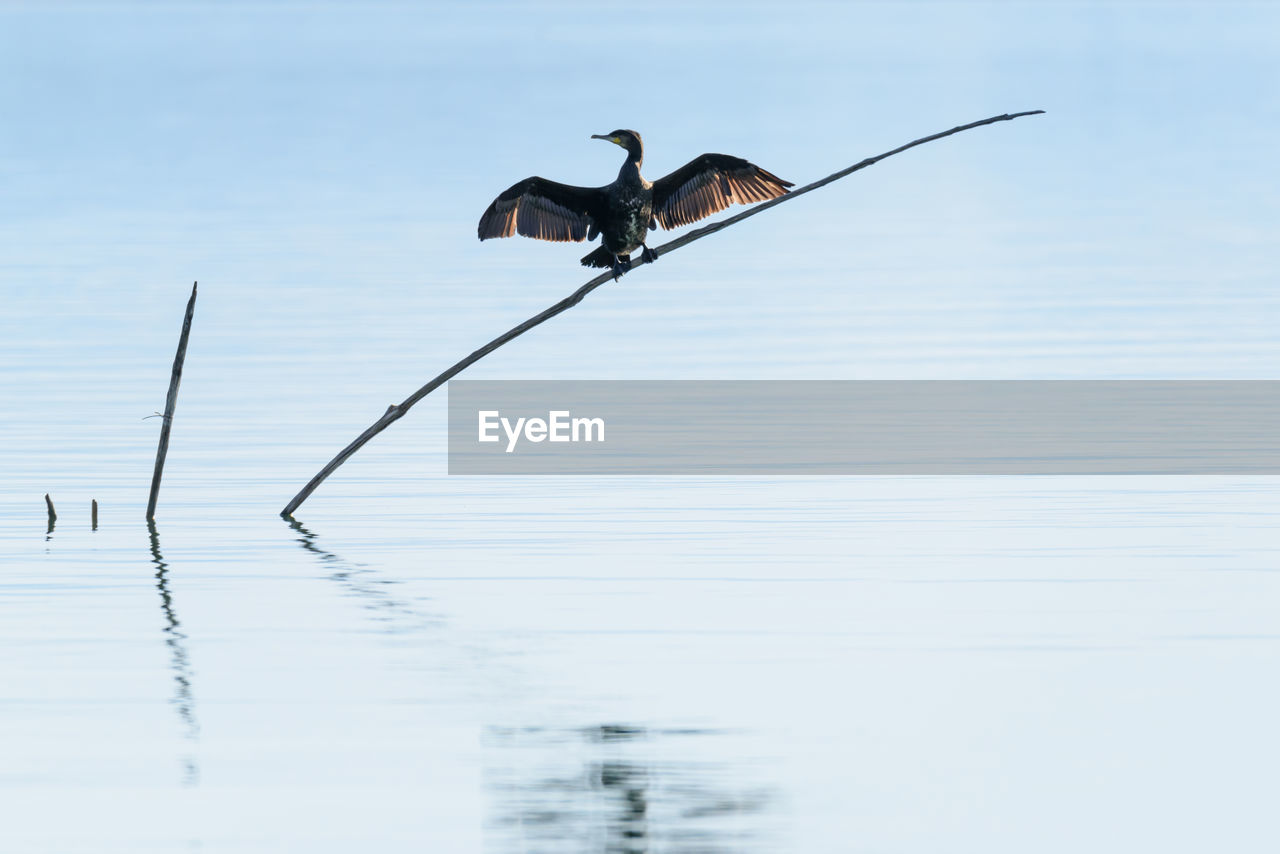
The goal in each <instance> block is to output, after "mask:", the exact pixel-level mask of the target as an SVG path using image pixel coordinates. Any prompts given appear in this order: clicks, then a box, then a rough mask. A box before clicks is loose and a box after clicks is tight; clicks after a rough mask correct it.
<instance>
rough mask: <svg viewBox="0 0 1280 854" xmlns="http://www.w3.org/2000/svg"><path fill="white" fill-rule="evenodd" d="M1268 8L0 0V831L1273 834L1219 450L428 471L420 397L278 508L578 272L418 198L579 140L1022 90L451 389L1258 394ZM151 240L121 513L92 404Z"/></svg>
mask: <svg viewBox="0 0 1280 854" xmlns="http://www.w3.org/2000/svg"><path fill="white" fill-rule="evenodd" d="M1278 24H1280V15H1278V14H1277V13H1276V11H1275V10H1274V9H1273V7H1272V6H1270V5H1267V4H1242V5H1226V4H1158V3H1151V4H1147V3H1134V4H1110V3H1099V4H1053V5H1044V4H1028V5H1019V4H1012V3H1009V4H1006V3H1000V4H968V3H957V4H950V3H948V4H928V3H906V4H879V5H862V4H859V5H857V6H854V5H852V4H850V5H849V6H848V7H846V6H842V5H812V6H811V5H806V4H779V5H746V6H742V5H740V4H731V5H730V4H724V5H721V4H707V5H704V6H699V7H697V8H696V9H694V10H687V9H684V8H683V7H677V6H664V5H660V4H659V5H648V6H645V7H644V8H642V9H637V8H634V7H633V8H631V9H629V10H628V9H627V8H624V7H617V8H614V7H601V6H599V5H595V4H583V5H574V4H556V5H549V6H541V7H531V6H530V7H526V6H489V5H484V4H459V5H445V4H434V5H431V6H415V5H412V4H360V5H351V6H340V5H330V6H313V5H309V4H287V3H271V4H266V3H262V4H250V3H245V4H230V5H228V4H190V5H178V4H111V5H107V4H102V5H98V4H79V5H71V4H66V5H60V4H34V3H33V4H8V5H5V6H3V7H0V115H2V116H3V117H4V118H3V122H2V123H0V182H2V184H0V186H2V187H3V190H2V192H0V288H2V294H3V310H2V311H0V364H2V365H3V366H4V370H3V373H2V374H0V403H2V404H3V406H2V408H0V412H3V416H2V418H0V440H2V441H0V615H2V616H0V758H2V760H3V761H0V849H2V850H5V851H21V852H28V851H30V852H60V853H61V852H78V851H85V852H136V851H166V852H167V851H175V850H203V851H219V852H222V851H226V852H235V854H241V852H278V851H307V852H326V851H352V850H379V851H385V852H398V851H420V850H441V851H473V850H475V851H479V850H484V851H493V852H519V851H528V852H551V851H555V852H565V851H582V852H605V851H631V852H639V851H650V852H693V851H699V852H702V851H726V852H728V851H734V852H737V851H808V852H826V851H830V852H845V851H912V852H915V851H919V852H933V851H942V850H946V851H982V852H1003V851H1008V852H1022V851H1028V850H1034V851H1050V852H1052V851H1062V852H1068V851H1070V852H1075V851H1080V850H1090V851H1124V852H1129V851H1134V850H1160V851H1205V850H1230V851H1265V850H1271V849H1273V848H1275V847H1276V844H1277V841H1278V840H1277V838H1276V831H1275V826H1274V820H1273V819H1272V817H1271V812H1272V811H1273V806H1272V805H1273V804H1274V802H1275V800H1276V797H1277V795H1280V791H1277V785H1276V783H1275V769H1276V767H1277V761H1278V760H1280V739H1277V737H1276V735H1275V721H1276V720H1277V719H1278V718H1280V714H1278V713H1280V692H1277V689H1276V687H1275V680H1274V678H1273V677H1272V674H1273V673H1274V672H1275V670H1276V665H1277V663H1278V659H1280V647H1278V646H1277V640H1280V631H1278V630H1277V625H1280V576H1277V565H1278V558H1280V534H1277V529H1276V526H1275V519H1276V513H1277V510H1280V486H1278V485H1277V484H1276V482H1275V481H1274V479H1268V478H1240V479H1229V478H1202V479H1176V478H1163V479H1160V478H1153V479H1125V478H1107V479H1103V478H1094V479H1089V478H1076V479H1067V478H1040V479H1013V478H988V479H982V478H864V479H856V478H811V479H805V478H794V479H770V480H751V479H694V478H687V479H685V478H676V479H628V478H596V479H591V478H582V479H571V478H536V479H534V478H531V479H514V478H513V479H494V478H474V479H471V478H458V477H455V478H449V477H447V476H446V474H445V457H444V452H445V447H444V435H445V417H444V415H445V412H444V397H443V396H440V397H438V398H428V399H427V400H426V401H425V402H424V403H422V404H420V405H419V407H418V408H417V409H415V410H414V411H413V413H412V414H411V415H410V416H409V417H407V418H405V419H403V420H402V421H400V422H398V423H397V424H396V425H395V426H393V427H392V428H391V429H390V430H389V431H388V432H387V433H385V434H383V435H382V436H380V437H378V438H377V439H376V440H375V441H374V442H373V443H371V444H370V445H369V446H367V447H366V448H365V449H364V450H363V451H361V452H360V453H359V454H358V455H357V456H356V457H355V458H354V459H353V460H352V461H351V462H350V463H348V464H347V465H346V466H345V467H344V468H342V469H341V470H340V471H339V473H338V474H336V475H335V476H334V477H333V478H332V479H331V480H330V481H329V482H327V483H326V484H325V485H324V486H322V487H321V489H320V490H319V491H318V492H317V493H316V494H315V496H313V497H312V498H311V499H310V501H309V502H308V503H307V504H306V505H304V507H303V508H302V510H301V511H300V512H299V514H298V519H299V525H300V527H291V526H290V525H289V524H287V523H286V522H284V521H283V520H281V519H280V518H279V517H278V516H277V515H276V514H277V513H278V511H279V510H280V508H281V507H282V506H283V505H284V503H285V502H286V501H287V500H288V499H289V498H290V497H291V496H292V495H293V494H294V493H295V492H296V491H297V489H298V488H299V487H301V486H302V484H303V483H305V482H306V480H307V479H308V478H309V477H310V476H311V475H312V474H313V473H314V472H315V471H316V470H317V469H318V468H319V467H320V466H321V465H322V464H323V463H324V462H325V461H326V460H327V459H329V457H331V456H332V455H333V454H334V453H335V452H336V451H337V450H338V449H339V448H341V447H342V446H343V445H345V444H346V443H347V442H348V441H350V439H352V438H353V437H354V436H355V435H356V434H357V433H359V432H360V431H361V430H363V429H364V427H366V426H367V425H368V424H369V423H370V422H372V421H373V420H374V419H375V418H376V417H377V416H378V415H379V414H381V412H382V411H383V410H384V409H385V408H386V405H387V404H388V403H391V402H393V401H399V400H401V399H403V398H404V397H405V396H406V395H408V394H409V393H410V392H411V391H413V390H414V389H415V388H417V387H418V386H419V385H420V384H421V383H422V382H425V381H426V380H427V379H429V378H430V377H431V376H432V375H434V374H435V373H436V372H438V371H439V370H440V369H442V368H443V367H445V366H446V365H447V364H449V363H451V362H453V361H454V360H455V359H457V358H458V357H460V356H461V355H463V354H464V353H466V352H468V351H469V350H471V349H472V348H474V347H475V346H478V345H479V344H481V343H483V342H484V341H487V340H488V339H489V338H491V337H492V336H494V335H495V334H497V333H499V332H501V331H503V330H504V329H506V328H507V327H509V326H511V325H513V324H514V323H516V322H518V321H520V320H523V319H524V318H525V317H527V316H529V315H531V314H533V313H535V312H536V311H539V310H541V309H542V308H544V307H546V306H547V305H549V304H551V303H552V302H554V301H555V300H557V299H559V298H561V297H562V296H564V295H566V294H567V293H569V292H570V291H571V290H572V289H573V288H575V287H577V285H579V284H580V283H581V282H582V281H585V279H586V278H588V276H587V275H585V274H584V272H583V271H582V269H581V268H580V267H578V266H577V259H578V257H579V256H581V255H582V254H584V251H585V250H584V249H583V248H582V247H581V246H568V247H566V246H556V245H551V244H545V243H538V242H535V241H526V240H510V241H494V242H486V243H483V244H481V243H479V242H478V241H476V240H475V237H474V227H475V223H476V220H477V219H478V216H479V214H480V212H481V211H482V210H483V209H484V206H485V205H486V204H487V203H488V202H489V201H490V200H491V199H492V198H493V196H494V195H495V194H496V193H497V192H499V191H501V190H502V189H504V188H505V187H507V186H509V185H510V184H511V183H513V182H514V181H516V180H518V179H519V178H521V177H524V176H525V175H528V174H533V173H538V174H543V175H545V176H547V177H551V178H555V179H558V180H563V181H568V182H576V183H582V184H591V183H600V182H603V181H605V180H608V178H609V177H611V176H612V175H613V174H614V172H615V171H616V168H617V165H618V157H617V152H616V150H615V149H613V147H611V146H605V145H602V144H600V143H598V142H595V141H592V140H590V139H588V136H589V135H590V134H591V133H600V132H603V131H607V130H610V129H613V128H614V127H619V126H621V127H634V128H636V129H638V130H640V131H641V132H642V133H643V134H644V135H645V139H646V143H647V145H648V151H649V154H648V158H647V160H646V169H645V171H646V174H648V175H649V176H650V177H655V176H658V175H661V174H664V173H665V172H666V171H668V170H669V169H672V168H675V167H676V166H678V165H680V164H682V163H683V162H685V160H687V159H688V158H690V157H692V156H694V155H695V154H697V153H700V152H701V151H704V150H718V151H726V152H730V153H735V154H740V155H742V156H746V157H749V158H750V159H752V160H753V161H755V162H757V163H760V164H761V165H763V166H765V167H766V168H768V169H771V170H772V171H775V172H777V173H778V174H780V175H782V176H784V177H786V178H789V179H791V180H794V181H797V182H801V183H803V182H807V181H810V180H813V179H815V178H818V177H821V176H823V175H825V174H827V173H829V172H831V171H834V170H836V169H838V168H841V167H843V166H845V165H848V164H850V163H853V162H855V161H857V160H859V159H861V158H863V157H865V156H868V155H872V154H876V153H879V152H881V151H884V150H886V149H889V148H892V147H895V146H896V145H899V144H901V143H903V142H906V141H908V140H910V139H913V138H916V137H918V136H922V135H925V134H928V133H932V132H935V131H937V130H942V129H944V128H947V127H950V126H952V125H955V124H960V123H963V122H967V121H972V120H974V119H978V118H983V117H985V116H988V115H994V114H998V113H1003V112H1006V111H1016V110H1023V109H1035V108H1042V109H1045V110H1047V111H1048V113H1047V114H1046V115H1044V116H1038V117H1032V118H1026V119H1020V120H1018V121H1016V122H1013V123H1008V124H1002V125H997V126H993V127H989V128H983V129H980V130H976V131H972V132H970V133H968V134H964V135H961V136H958V137H955V138H952V139H948V140H944V141H941V142H937V143H933V144H930V145H928V146H925V147H923V148H921V149H918V150H915V151H913V152H910V153H907V154H905V155H902V156H900V157H897V158H893V159H891V160H889V161H886V162H885V163H882V164H880V165H877V166H875V167H873V168H871V169H869V170H867V171H865V172H863V173H859V174H858V175H857V176H854V177H851V178H849V179H847V180H846V181H843V182H840V183H837V184H835V185H833V186H831V187H828V188H826V189H824V190H822V191H820V192H818V193H814V194H812V195H810V196H808V197H806V198H804V199H798V200H796V201H795V202H794V203H789V204H787V205H784V206H782V207H781V208H779V209H778V210H776V211H772V212H770V213H768V214H765V215H763V216H761V217H759V218H756V219H753V220H751V221H750V222H747V223H743V224H742V225H740V226H737V227H735V228H733V229H730V230H728V231H726V232H724V233H722V234H720V235H717V236H714V237H712V238H708V239H706V240H703V241H701V242H699V243H697V244H695V245H694V246H691V247H689V248H688V249H685V250H682V251H681V252H679V253H676V254H673V255H671V256H669V257H667V258H664V259H663V260H661V261H660V262H659V264H658V265H656V266H654V267H652V268H646V269H643V270H640V271H638V272H637V273H636V274H635V275H634V276H631V277H628V278H625V279H624V280H623V281H622V282H620V283H618V284H616V285H609V286H607V287H605V288H602V289H601V290H599V291H597V292H596V293H595V294H593V295H592V296H591V297H590V298H589V299H588V300H587V301H586V302H585V303H583V304H582V305H580V306H578V307H576V308H574V309H573V310H572V311H570V312H569V313H568V314H566V315H564V316H562V317H560V318H557V319H556V320H554V321H552V322H551V323H550V324H548V325H547V326H544V327H542V328H541V329H539V330H537V331H535V332H534V333H531V334H530V335H527V336H526V337H524V338H522V339H520V340H519V341H517V342H516V343H514V344H512V345H510V346H508V347H506V348H504V349H503V350H501V351H499V352H498V353H497V354H495V355H494V356H492V357H490V358H489V359H488V360H486V361H485V362H483V363H481V364H480V365H479V366H477V367H476V368H475V369H473V370H472V371H471V372H469V373H468V376H471V377H474V378H537V379H556V378H564V379H611V378H642V379H668V378H670V379H690V378H708V379H783V378H798V379H831V378H839V379H873V378H874V379H884V378H936V379H950V378H966V379H973V378H983V379H1002V378H1017V379H1028V378H1063V377H1071V378H1089V379H1094V378H1117V377H1132V378H1161V379H1165V378H1196V379H1202V378H1275V377H1276V376H1277V370H1276V364H1277V356H1280V338H1278V336H1277V334H1276V329H1277V328H1280V299H1278V298H1277V293H1276V271H1277V269H1280V263H1278V262H1280V249H1278V248H1277V247H1280V240H1278V239H1277V238H1278V237H1280V228H1278V226H1280V205H1278V203H1277V200H1276V199H1277V197H1276V194H1275V192H1274V189H1275V187H1274V184H1275V181H1274V175H1275V168H1274V164H1273V159H1274V152H1275V151H1276V150H1277V144H1278V143H1280V101H1278V100H1277V98H1278V96H1277V91H1280V90H1278V89H1277V87H1276V86H1275V83H1276V81H1277V79H1280V75H1278V74H1277V72H1278V71H1280V59H1278V57H1280V53H1278V52H1277V49H1276V48H1277V44H1276V34H1277V33H1280V27H1278V26H1277V25H1278ZM634 43H643V44H644V45H645V50H644V52H643V54H642V55H641V57H640V59H638V60H634V61H635V62H636V63H637V65H636V66H632V65H628V64H627V60H626V54H625V52H624V51H623V48H625V47H626V46H627V45H629V44H634ZM618 80H624V81H625V80H638V81H639V83H638V84H636V86H635V88H634V90H633V91H624V92H621V93H619V92H618V88H617V87H618V86H619V85H620V84H619V83H618V82H617V81H618ZM194 279H199V281H200V297H199V302H198V305H197V311H196V320H195V324H194V328H193V332H192V339H191V347H190V351H189V354H188V362H187V369H186V374H185V376H184V380H183V385H182V390H181V396H180V399H179V405H178V414H177V420H176V422H175V426H174V431H173V442H172V446H171V450H170V455H169V462H168V467H167V470H166V477H165V482H164V489H163V491H162V494H161V501H160V510H159V514H158V527H157V536H156V538H155V539H154V540H153V539H152V538H151V536H150V534H149V532H148V530H147V528H146V526H145V524H144V523H143V521H142V517H143V510H144V507H145V502H146V494H147V488H148V485H149V478H150V471H151V465H152V459H153V455H154V451H155V441H156V435H157V432H158V429H159V425H158V421H157V420H156V419H150V420H143V419H144V417H145V416H147V415H149V414H151V413H152V412H154V411H155V410H157V409H160V408H162V407H163V404H164V393H165V389H166V384H167V382H168V375H169V369H170V361H171V359H172V356H173V349H174V345H175V343H176V337H177V333H178V327H179V324H180V321H181V312H182V309H183V307H184V305H185V301H186V297H187V294H188V293H189V289H190V285H191V281H192V280H194ZM46 492H49V493H50V494H51V495H52V496H53V499H54V501H55V502H56V505H57V508H58V512H59V518H58V522H57V525H56V528H55V530H54V531H53V532H52V533H51V534H46V530H45V529H46V525H45V510H44V505H43V494H44V493H46ZM94 498H96V499H97V500H98V501H99V503H100V505H101V524H100V526H99V529H98V530H97V531H92V530H90V527H89V502H90V500H91V499H94Z"/></svg>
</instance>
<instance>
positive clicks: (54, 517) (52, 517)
mask: <svg viewBox="0 0 1280 854" xmlns="http://www.w3.org/2000/svg"><path fill="white" fill-rule="evenodd" d="M44 506H45V509H47V510H48V511H49V530H47V531H45V533H46V534H52V533H53V523H54V522H56V521H58V514H57V513H55V512H54V511H53V499H52V498H50V497H49V493H47V492H46V493H45V494H44Z"/></svg>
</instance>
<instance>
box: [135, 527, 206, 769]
mask: <svg viewBox="0 0 1280 854" xmlns="http://www.w3.org/2000/svg"><path fill="white" fill-rule="evenodd" d="M147 530H148V531H149V532H150V534H151V562H152V563H153V564H155V567H156V576H155V577H156V589H157V590H159V591H160V610H161V611H162V612H163V613H164V619H165V625H164V628H163V632H164V643H165V646H167V647H168V648H169V668H170V669H171V670H172V671H173V683H174V689H173V699H172V700H170V702H171V703H173V706H174V708H176V709H177V710H178V718H179V720H181V722H182V728H183V735H184V737H185V738H187V739H188V740H189V741H197V740H198V739H199V737H200V723H199V721H198V720H197V719H196V704H195V698H194V697H193V695H192V691H191V675H192V672H191V659H190V658H189V657H188V655H187V645H186V641H187V636H186V634H185V633H184V632H183V631H182V623H180V622H178V614H177V612H176V611H175V610H174V607H173V594H172V593H170V592H169V565H168V564H167V563H165V561H164V558H163V557H162V556H161V555H160V532H159V531H157V530H156V523H155V520H152V519H148V520H147ZM182 762H183V766H184V775H183V783H185V784H186V785H188V786H193V785H195V784H196V783H197V782H199V780H200V766H199V764H198V763H197V762H196V758H195V756H194V755H189V756H186V757H184V758H183V760H182Z"/></svg>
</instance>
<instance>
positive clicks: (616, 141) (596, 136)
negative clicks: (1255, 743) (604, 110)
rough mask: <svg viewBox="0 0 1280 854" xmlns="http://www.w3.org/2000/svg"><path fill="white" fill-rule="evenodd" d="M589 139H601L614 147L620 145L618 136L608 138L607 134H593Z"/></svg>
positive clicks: (620, 140) (620, 141) (620, 139)
mask: <svg viewBox="0 0 1280 854" xmlns="http://www.w3.org/2000/svg"><path fill="white" fill-rule="evenodd" d="M591 138H592V139H603V140H605V141H606V142H612V143H613V144H614V145H622V137H619V136H608V135H607V134H603V133H593V134H591ZM624 147H625V146H624Z"/></svg>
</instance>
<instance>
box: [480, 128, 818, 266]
mask: <svg viewBox="0 0 1280 854" xmlns="http://www.w3.org/2000/svg"><path fill="white" fill-rule="evenodd" d="M591 138H592V139H605V140H608V141H609V142H612V143H614V144H615V145H620V146H622V147H623V148H625V149H626V150H627V160H626V162H625V163H623V164H622V168H621V169H619V170H618V178H617V180H615V181H614V182H613V183H612V184H608V185H606V186H604V187H571V186H569V185H568V184H559V183H557V182H555V181H548V180H547V179H546V178H539V177H537V176H534V177H533V178H525V179H524V180H523V181H521V182H520V183H519V184H516V185H515V186H513V187H511V188H510V189H509V190H507V191H506V192H505V193H503V194H502V195H500V196H498V198H496V199H494V200H493V204H491V205H489V208H488V209H487V210H486V211H485V212H484V216H482V217H480V226H479V228H478V229H477V231H478V233H479V235H480V239H481V240H487V239H489V238H490V237H510V236H511V235H513V234H522V235H524V236H525V237H536V238H538V239H540V240H555V241H558V242H564V241H568V240H574V241H581V240H594V239H595V238H596V235H601V237H602V239H601V241H600V248H599V249H597V250H596V251H594V252H592V253H591V254H590V255H588V256H586V257H585V258H583V259H582V264H583V266H584V267H608V268H611V269H612V270H613V277H614V279H617V278H618V277H620V276H621V275H622V274H623V273H624V272H626V271H627V270H628V269H630V267H631V253H632V252H634V251H635V250H636V249H639V250H641V257H642V258H643V259H644V260H646V261H654V260H656V259H657V257H658V254H657V253H656V252H654V251H653V250H652V249H650V248H649V247H648V246H646V245H645V237H646V235H647V234H648V233H649V230H650V229H656V228H657V227H658V226H659V225H661V226H662V227H663V228H676V227H678V226H681V225H688V224H689V223H691V222H695V221H697V220H700V219H702V218H703V217H707V216H711V214H713V213H716V212H718V211H722V210H724V209H725V208H727V207H729V205H731V204H733V203H734V202H737V203H739V204H750V203H752V202H763V201H765V200H766V199H773V198H777V197H778V196H781V195H783V194H784V193H786V192H787V188H788V187H791V186H794V185H793V184H792V183H791V182H790V181H784V180H782V179H781V178H779V177H778V176H777V175H774V174H772V173H770V172H766V171H765V170H763V169H761V168H760V167H759V166H756V165H755V164H754V163H748V162H747V161H746V160H743V159H742V158H741V157H733V156H731V155H728V154H704V155H702V156H701V157H696V158H694V159H693V160H690V161H689V162H688V163H686V164H685V165H684V166H681V167H680V168H679V169H677V170H676V171H674V172H672V173H671V174H670V175H668V176H666V177H665V178H659V179H658V180H657V181H654V182H653V183H652V184H651V183H649V182H648V181H646V180H645V179H644V178H642V177H640V164H641V163H642V162H643V161H644V145H643V144H642V143H641V142H640V134H638V133H636V132H635V131H633V130H615V131H614V132H613V133H607V134H592V135H591Z"/></svg>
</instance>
